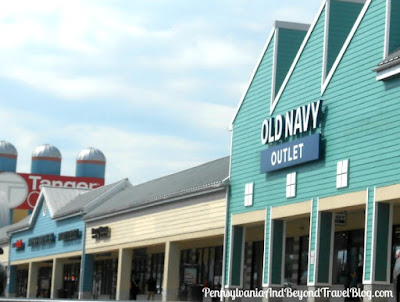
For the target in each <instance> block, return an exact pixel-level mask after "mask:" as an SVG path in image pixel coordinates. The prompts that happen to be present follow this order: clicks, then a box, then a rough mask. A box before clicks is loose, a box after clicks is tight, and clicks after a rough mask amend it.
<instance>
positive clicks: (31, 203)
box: [0, 172, 104, 210]
mask: <svg viewBox="0 0 400 302" xmlns="http://www.w3.org/2000/svg"><path fill="white" fill-rule="evenodd" d="M103 185H104V179H100V178H88V177H74V176H59V175H39V174H25V173H13V172H3V173H0V196H2V198H4V199H5V200H6V201H7V204H8V207H9V208H10V209H26V210H32V209H33V208H34V207H35V205H36V201H37V199H38V197H39V194H40V190H41V189H42V188H43V187H44V186H53V187H63V188H77V189H94V188H97V187H100V186H103Z"/></svg>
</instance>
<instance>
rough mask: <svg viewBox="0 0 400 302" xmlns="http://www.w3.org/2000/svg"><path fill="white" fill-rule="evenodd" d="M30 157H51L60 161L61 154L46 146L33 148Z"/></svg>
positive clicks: (52, 147) (50, 146) (55, 149)
mask: <svg viewBox="0 0 400 302" xmlns="http://www.w3.org/2000/svg"><path fill="white" fill-rule="evenodd" d="M32 157H53V158H59V159H61V152H60V150H58V149H57V148H56V147H54V146H52V145H49V144H46V145H41V146H38V147H36V148H35V150H33V153H32Z"/></svg>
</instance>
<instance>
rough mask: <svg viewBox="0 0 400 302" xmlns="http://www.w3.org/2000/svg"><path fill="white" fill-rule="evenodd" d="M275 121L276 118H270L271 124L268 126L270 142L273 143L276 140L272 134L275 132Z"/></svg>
mask: <svg viewBox="0 0 400 302" xmlns="http://www.w3.org/2000/svg"><path fill="white" fill-rule="evenodd" d="M273 122H274V119H273V118H270V119H269V125H268V127H269V131H268V142H270V143H273V142H274V141H275V139H274V137H273V135H272V132H273V130H274V129H273Z"/></svg>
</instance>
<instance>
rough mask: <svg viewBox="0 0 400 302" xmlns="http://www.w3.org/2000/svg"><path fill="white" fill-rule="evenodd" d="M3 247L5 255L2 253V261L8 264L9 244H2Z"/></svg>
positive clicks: (5, 264)
mask: <svg viewBox="0 0 400 302" xmlns="http://www.w3.org/2000/svg"><path fill="white" fill-rule="evenodd" d="M1 248H2V249H3V252H4V253H3V255H0V263H2V264H3V265H4V266H7V265H8V253H9V246H1Z"/></svg>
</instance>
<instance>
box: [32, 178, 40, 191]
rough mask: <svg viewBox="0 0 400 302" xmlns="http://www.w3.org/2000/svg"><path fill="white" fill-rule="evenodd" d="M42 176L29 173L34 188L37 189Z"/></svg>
mask: <svg viewBox="0 0 400 302" xmlns="http://www.w3.org/2000/svg"><path fill="white" fill-rule="evenodd" d="M41 178H42V177H41V176H35V175H29V179H32V190H33V191H36V190H37V188H38V183H37V181H38V180H40V179H41Z"/></svg>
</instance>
